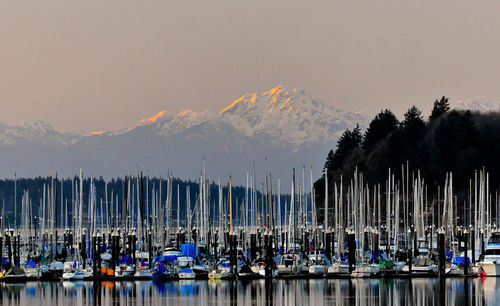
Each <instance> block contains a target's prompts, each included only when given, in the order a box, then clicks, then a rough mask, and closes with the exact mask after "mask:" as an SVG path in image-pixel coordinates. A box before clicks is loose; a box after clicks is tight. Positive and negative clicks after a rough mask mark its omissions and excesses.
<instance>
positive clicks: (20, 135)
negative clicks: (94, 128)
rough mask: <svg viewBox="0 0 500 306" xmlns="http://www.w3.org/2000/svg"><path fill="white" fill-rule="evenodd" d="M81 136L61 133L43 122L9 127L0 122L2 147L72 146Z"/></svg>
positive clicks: (22, 123) (0, 143)
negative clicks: (33, 145) (27, 145)
mask: <svg viewBox="0 0 500 306" xmlns="http://www.w3.org/2000/svg"><path fill="white" fill-rule="evenodd" d="M80 138H81V135H78V134H69V133H60V132H58V131H56V130H55V129H54V128H53V127H52V126H51V125H50V124H48V123H45V122H43V121H35V122H24V121H21V122H20V123H19V124H18V125H15V126H8V125H6V124H4V123H2V122H0V145H15V144H20V143H25V144H28V143H29V144H45V145H49V144H71V143H74V142H76V141H78V140H79V139H80Z"/></svg>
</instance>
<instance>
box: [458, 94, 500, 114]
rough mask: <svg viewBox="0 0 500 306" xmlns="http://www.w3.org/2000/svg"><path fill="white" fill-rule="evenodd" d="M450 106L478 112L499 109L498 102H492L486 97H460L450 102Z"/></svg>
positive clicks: (499, 104)
mask: <svg viewBox="0 0 500 306" xmlns="http://www.w3.org/2000/svg"><path fill="white" fill-rule="evenodd" d="M451 107H452V108H455V109H461V110H471V111H480V112H491V111H497V112H498V111H500V103H499V102H494V101H491V100H489V99H487V98H486V97H472V98H467V99H460V100H458V101H456V102H455V103H452V105H451Z"/></svg>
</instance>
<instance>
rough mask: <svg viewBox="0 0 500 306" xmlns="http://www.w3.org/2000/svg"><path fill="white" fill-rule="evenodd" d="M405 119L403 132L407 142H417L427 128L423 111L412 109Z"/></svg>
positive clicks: (402, 126) (402, 125)
mask: <svg viewBox="0 0 500 306" xmlns="http://www.w3.org/2000/svg"><path fill="white" fill-rule="evenodd" d="M404 117H405V119H404V120H403V121H402V122H401V124H400V127H401V132H402V133H403V137H404V138H405V139H406V142H415V141H416V140H417V139H416V138H415V137H417V136H418V135H420V134H421V133H422V132H423V129H424V127H425V123H424V119H423V117H422V111H421V110H419V109H418V108H417V107H416V106H412V107H410V109H408V111H407V112H406V113H405V115H404Z"/></svg>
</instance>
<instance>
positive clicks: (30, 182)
mask: <svg viewBox="0 0 500 306" xmlns="http://www.w3.org/2000/svg"><path fill="white" fill-rule="evenodd" d="M146 180H147V182H146ZM61 182H62V189H61ZM160 183H161V185H162V192H161V194H159V184H160ZM78 184H79V179H78V177H76V176H75V177H74V178H64V179H62V180H61V179H60V178H59V179H57V178H56V177H36V178H17V180H13V179H3V180H0V217H1V218H3V219H4V223H3V224H4V225H10V226H12V225H13V224H14V215H16V216H17V224H19V223H20V222H21V214H22V208H21V207H22V197H23V194H24V193H25V192H27V193H29V198H30V201H31V203H32V215H33V216H39V215H40V207H41V203H42V198H43V194H44V186H46V188H45V189H46V194H48V193H49V192H50V191H49V190H50V189H51V187H50V186H54V190H53V193H54V199H55V200H54V201H52V203H54V205H55V206H56V213H57V218H58V219H57V222H56V223H57V224H58V226H62V225H63V224H65V221H66V220H67V222H68V223H67V224H66V225H70V226H71V225H72V216H73V211H75V209H76V208H77V207H76V205H78V198H77V195H76V193H75V192H72V190H74V188H76V186H77V185H78ZM93 184H94V186H95V191H96V194H95V195H96V199H97V209H98V211H99V212H100V209H101V201H103V204H102V205H103V206H102V207H103V210H105V207H106V206H105V205H106V204H105V201H106V195H105V185H106V184H107V191H108V201H109V202H110V203H111V201H112V200H111V195H112V194H113V202H114V203H115V204H114V205H115V206H116V203H118V205H119V206H118V207H122V204H123V203H124V201H126V197H127V195H126V193H128V192H124V190H125V189H124V187H125V180H124V179H123V178H115V179H111V180H109V181H105V180H104V179H103V178H102V177H100V178H94V179H93ZM143 184H144V186H143V188H144V191H143V194H142V196H143V197H144V198H143V201H144V203H146V201H147V204H146V205H149V206H151V205H152V199H153V188H154V190H156V192H157V193H158V194H159V195H158V196H159V197H161V202H162V203H166V201H167V181H166V180H165V179H163V180H161V179H160V178H157V177H154V178H148V179H146V178H144V181H143ZM188 186H189V190H190V205H191V211H193V210H194V208H195V205H196V203H197V202H198V195H199V182H197V181H184V180H181V179H176V178H174V179H172V194H171V196H172V214H173V217H176V216H177V190H179V207H180V212H179V215H180V219H181V222H182V221H183V220H185V219H186V203H187V196H186V193H187V190H188V188H187V187H188ZM209 187H210V190H209V194H210V197H209V199H210V216H211V218H215V219H214V220H216V218H217V216H218V203H219V192H218V186H217V185H216V184H214V183H211V184H210V185H209ZM89 190H90V178H85V179H84V180H83V206H84V212H86V211H87V207H88V205H89ZM146 192H147V193H148V197H147V198H146ZM15 195H16V196H15ZM245 195H246V194H245V187H241V186H232V205H233V218H234V220H235V222H236V224H238V222H239V218H240V217H241V215H242V214H243V211H242V209H243V205H242V204H243V203H244V201H245ZM222 197H223V199H222V201H223V202H224V203H226V205H227V202H228V185H227V183H226V184H225V185H223V186H222ZM130 198H131V199H132V201H134V203H135V206H136V209H137V199H138V197H137V177H132V178H131V184H130ZM283 199H284V200H287V199H289V196H288V197H287V196H283ZM256 200H257V201H258V202H259V203H260V204H259V205H261V203H262V202H265V201H266V200H267V197H263V196H262V193H261V192H260V191H257V196H256ZM14 203H16V204H17V205H16V206H17V208H16V209H14ZM120 211H121V210H120ZM225 213H227V212H225ZM143 214H144V212H143ZM85 215H86V213H85ZM66 216H68V217H66Z"/></svg>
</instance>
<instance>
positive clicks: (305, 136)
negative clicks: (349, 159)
mask: <svg viewBox="0 0 500 306" xmlns="http://www.w3.org/2000/svg"><path fill="white" fill-rule="evenodd" d="M219 114H220V116H221V119H222V120H224V121H226V122H229V123H231V124H232V125H233V126H234V127H235V128H237V129H238V130H239V131H240V132H241V133H243V134H245V135H247V136H250V137H255V136H259V135H267V136H269V137H271V138H272V140H273V141H274V142H276V143H281V142H285V143H288V144H291V145H293V146H294V147H296V148H297V147H298V146H300V145H309V144H311V143H316V142H321V143H325V142H328V141H333V140H335V139H337V138H338V136H340V133H342V132H343V130H345V129H346V128H353V127H355V126H356V124H360V125H362V126H364V125H365V124H366V119H365V118H364V117H363V116H362V115H360V114H358V113H353V112H346V111H343V110H340V109H336V108H334V107H332V106H329V105H325V104H323V103H322V102H321V101H320V100H319V99H317V98H315V97H314V96H312V95H311V94H310V93H308V92H306V91H304V90H298V89H292V90H287V89H285V88H284V87H283V86H277V87H275V88H273V89H271V90H269V91H266V92H264V93H257V92H255V93H252V94H245V95H243V96H241V97H240V98H239V99H237V100H235V101H234V102H233V103H232V104H231V105H229V106H228V107H226V108H224V109H223V110H221V111H220V112H219Z"/></svg>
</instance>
